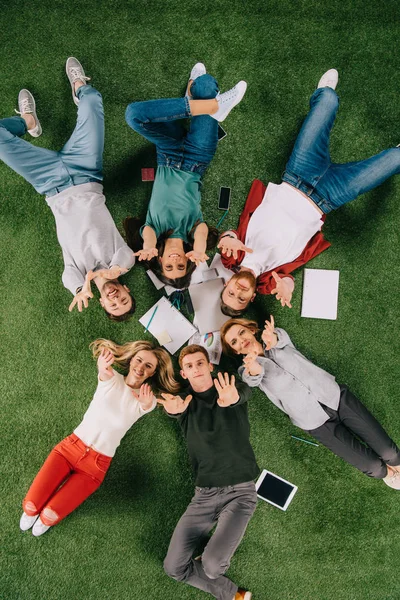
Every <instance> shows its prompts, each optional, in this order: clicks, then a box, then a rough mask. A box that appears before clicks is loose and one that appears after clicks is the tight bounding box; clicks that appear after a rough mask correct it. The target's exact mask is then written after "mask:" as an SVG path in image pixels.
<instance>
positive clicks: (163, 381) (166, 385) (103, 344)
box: [89, 338, 180, 394]
mask: <svg viewBox="0 0 400 600" xmlns="http://www.w3.org/2000/svg"><path fill="white" fill-rule="evenodd" d="M89 348H90V349H91V351H92V354H93V357H94V358H98V357H99V355H100V353H101V351H102V349H103V348H106V349H107V350H110V352H112V353H113V355H114V359H115V360H114V364H115V365H117V366H119V367H120V368H121V370H123V371H128V370H129V364H130V362H131V360H132V358H133V357H134V356H135V355H136V354H137V353H138V352H141V351H142V350H147V351H148V352H151V353H152V354H154V356H155V357H156V359H157V367H156V371H155V373H154V375H153V376H152V377H150V378H149V380H148V383H150V384H151V385H152V386H154V387H155V388H156V389H154V390H153V391H155V392H168V393H169V394H176V393H177V392H178V391H179V389H180V385H179V383H178V382H177V381H176V379H175V375H174V368H173V366H172V361H171V358H170V356H169V354H168V352H167V351H166V350H164V349H163V348H160V347H159V346H153V344H152V343H151V342H147V341H143V340H139V341H137V342H127V343H126V344H122V345H119V344H116V343H115V342H112V341H111V340H105V339H103V338H99V339H98V340H95V341H94V342H92V343H91V344H90V346H89Z"/></svg>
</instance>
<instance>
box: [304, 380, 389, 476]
mask: <svg viewBox="0 0 400 600" xmlns="http://www.w3.org/2000/svg"><path fill="white" fill-rule="evenodd" d="M323 408H324V410H325V411H326V412H327V414H328V415H329V417H330V418H329V420H328V421H326V423H324V424H323V425H321V427H317V429H312V430H310V431H309V432H308V433H310V434H311V435H312V436H314V437H315V438H316V439H317V440H318V441H320V442H321V444H323V445H324V446H326V447H327V448H329V450H332V452H334V453H335V454H337V456H340V458H343V460H345V461H346V462H348V463H350V464H351V465H353V467H356V469H359V470H360V471H362V472H363V473H365V474H366V475H368V476H369V477H375V478H377V479H383V478H384V477H386V475H387V467H386V465H391V466H395V465H400V450H399V448H398V447H397V446H396V444H395V443H394V441H393V440H391V439H390V437H389V436H388V434H387V433H386V431H385V430H384V429H383V427H382V426H381V425H380V423H378V421H377V420H376V419H375V417H373V416H372V415H371V413H370V412H369V411H368V410H367V409H366V408H365V406H364V405H363V404H362V403H361V402H360V401H359V400H358V399H357V398H356V397H355V396H354V395H353V394H352V393H351V392H350V390H349V389H348V388H347V387H346V386H345V385H341V386H340V402H339V406H338V409H337V411H336V410H332V409H331V408H329V407H327V406H324V407H323ZM355 436H358V438H360V439H358V438H357V437H355ZM360 440H362V441H363V442H365V443H366V444H367V446H365V445H364V444H363V443H362V442H360Z"/></svg>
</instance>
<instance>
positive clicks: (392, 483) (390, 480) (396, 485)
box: [383, 467, 400, 490]
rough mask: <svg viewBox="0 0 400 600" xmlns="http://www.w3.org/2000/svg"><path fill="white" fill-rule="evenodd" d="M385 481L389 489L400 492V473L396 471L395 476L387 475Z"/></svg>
mask: <svg viewBox="0 0 400 600" xmlns="http://www.w3.org/2000/svg"><path fill="white" fill-rule="evenodd" d="M392 468H393V467H392ZM383 481H384V482H385V483H386V485H388V486H389V487H391V488H393V489H395V490H400V471H397V470H395V472H394V473H393V475H387V476H386V477H384V479H383Z"/></svg>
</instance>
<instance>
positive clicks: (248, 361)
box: [243, 349, 263, 376]
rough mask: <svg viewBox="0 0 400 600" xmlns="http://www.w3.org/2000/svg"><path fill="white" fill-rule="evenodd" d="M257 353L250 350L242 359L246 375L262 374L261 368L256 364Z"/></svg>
mask: <svg viewBox="0 0 400 600" xmlns="http://www.w3.org/2000/svg"><path fill="white" fill-rule="evenodd" d="M257 357H258V354H257V351H256V350H255V349H254V350H251V351H250V352H249V353H248V354H246V356H245V357H244V358H243V364H244V372H245V374H246V375H250V376H255V375H261V373H262V372H263V368H262V366H261V365H260V363H259V362H257Z"/></svg>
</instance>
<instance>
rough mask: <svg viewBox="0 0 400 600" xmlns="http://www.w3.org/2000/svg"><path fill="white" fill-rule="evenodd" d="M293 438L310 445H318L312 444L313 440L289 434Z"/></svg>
mask: <svg viewBox="0 0 400 600" xmlns="http://www.w3.org/2000/svg"><path fill="white" fill-rule="evenodd" d="M290 437H292V438H293V439H294V440H299V442H304V443H305V444H310V446H317V447H318V446H319V444H314V442H309V441H308V440H303V438H299V437H296V436H295V435H291V436H290Z"/></svg>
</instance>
